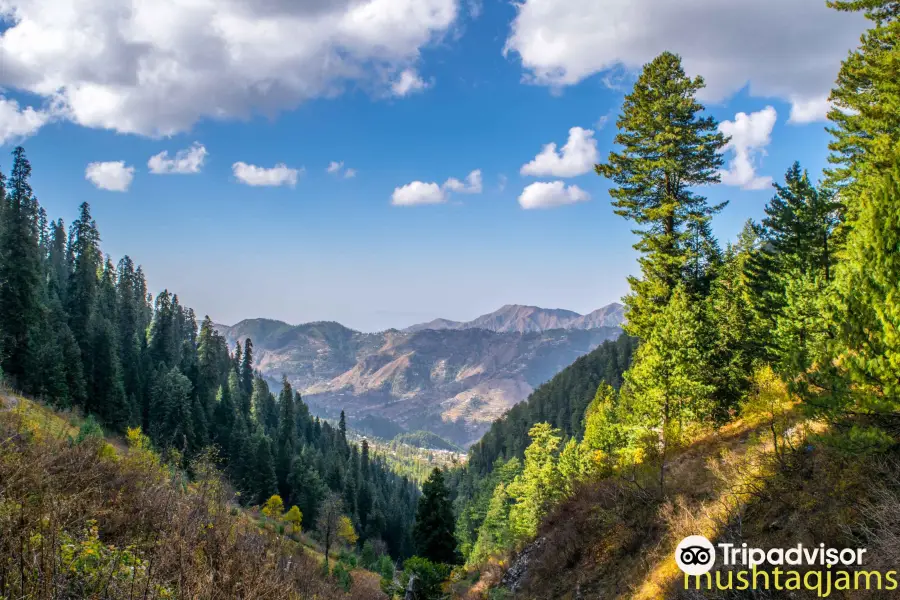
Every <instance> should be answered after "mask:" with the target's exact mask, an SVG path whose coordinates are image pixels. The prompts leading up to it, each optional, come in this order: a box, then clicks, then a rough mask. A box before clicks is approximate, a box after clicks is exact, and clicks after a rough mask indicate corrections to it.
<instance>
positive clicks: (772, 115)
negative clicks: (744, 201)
mask: <svg viewBox="0 0 900 600" xmlns="http://www.w3.org/2000/svg"><path fill="white" fill-rule="evenodd" d="M777 117H778V114H777V113H776V112H775V109H774V108H772V107H771V106H767V107H765V108H764V109H762V110H760V111H757V112H754V113H750V114H749V115H748V114H747V113H743V112H739V113H738V114H736V115H735V116H734V121H722V122H721V123H719V131H721V132H722V133H724V134H725V135H728V136H731V140H730V141H729V142H728V144H727V145H726V146H725V148H724V150H725V151H731V152H732V158H731V163H730V164H729V165H728V170H727V171H722V172H721V173H720V174H721V176H722V183H724V184H725V185H735V186H740V187H741V188H743V189H745V190H760V189H764V188H767V187H769V186H770V185H772V178H771V177H763V176H760V175H757V174H756V159H757V157H758V156H759V155H765V153H766V150H765V148H766V146H768V145H769V143H770V142H771V141H772V137H771V136H772V128H774V127H775V120H776V119H777Z"/></svg>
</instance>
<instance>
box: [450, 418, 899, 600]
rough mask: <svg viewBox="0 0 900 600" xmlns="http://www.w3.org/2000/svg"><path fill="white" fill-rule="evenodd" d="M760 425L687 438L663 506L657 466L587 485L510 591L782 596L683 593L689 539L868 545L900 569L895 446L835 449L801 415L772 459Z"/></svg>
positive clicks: (557, 516)
mask: <svg viewBox="0 0 900 600" xmlns="http://www.w3.org/2000/svg"><path fill="white" fill-rule="evenodd" d="M767 429H768V425H767V424H766V423H762V422H758V421H757V422H748V421H744V420H739V421H736V422H734V423H731V424H730V425H728V426H727V427H724V428H722V429H721V430H719V431H717V432H713V433H710V434H709V435H708V436H706V437H705V438H703V439H701V440H699V441H697V442H695V443H694V444H692V445H691V446H690V447H689V448H687V449H686V450H685V451H684V452H683V453H682V454H681V455H680V456H679V457H678V458H677V459H676V460H674V461H673V462H672V463H671V465H670V468H669V469H668V473H667V481H668V482H669V483H668V499H667V500H666V501H665V502H662V501H660V500H659V499H658V497H657V495H656V494H655V493H650V491H649V490H651V489H653V488H652V486H653V477H654V474H653V473H646V474H644V475H643V477H640V476H639V477H638V479H637V481H638V482H639V483H640V484H641V485H640V486H639V485H636V484H635V483H631V482H627V481H624V480H622V479H607V480H603V481H597V482H592V483H589V484H586V485H584V486H583V487H582V488H581V489H580V490H579V491H578V492H577V493H576V494H575V495H574V496H573V497H572V498H570V499H569V500H567V501H566V502H564V503H563V504H561V505H560V506H558V507H557V508H556V509H555V510H554V511H553V513H552V514H551V515H549V517H548V518H547V519H545V521H544V522H543V524H542V527H541V531H540V532H539V538H544V541H543V543H542V545H540V547H539V548H537V549H536V550H535V551H534V553H533V555H532V558H531V562H530V563H529V567H528V570H527V575H526V577H525V578H524V579H523V581H522V585H521V587H520V588H519V589H518V590H517V593H516V594H515V595H514V597H515V598H529V599H544V598H546V599H550V598H553V599H575V598H604V599H611V598H617V599H642V600H653V599H659V598H679V599H691V600H694V599H699V598H723V599H724V598H729V599H732V598H748V599H749V598H753V597H755V598H768V597H772V598H777V597H787V596H784V595H781V596H779V595H777V593H775V594H776V595H772V596H766V595H763V594H760V593H758V595H756V596H750V595H744V596H742V595H739V594H738V593H737V592H732V593H731V595H725V593H721V595H718V596H716V595H714V594H710V593H709V592H704V593H703V594H702V595H701V594H697V593H696V592H685V591H684V589H683V579H682V576H681V572H680V571H679V570H678V568H677V566H676V565H675V561H674V558H673V555H674V549H675V546H676V545H677V544H678V542H679V541H680V540H681V539H683V538H684V537H686V536H687V535H692V534H701V535H705V536H707V537H708V538H710V539H711V540H713V541H714V543H715V542H716V541H731V542H736V543H737V544H738V545H740V543H742V542H747V543H748V544H749V545H750V546H756V547H761V548H769V547H786V546H795V545H796V544H797V543H798V542H802V543H804V544H808V545H812V544H818V543H820V542H824V543H825V544H826V546H833V547H839V548H841V547H859V548H863V547H867V548H869V553H868V555H867V562H866V565H867V568H878V566H881V568H885V569H887V568H895V569H896V568H897V565H898V564H900V544H898V542H900V453H896V452H895V453H894V454H889V455H881V456H878V457H864V456H856V457H850V456H846V455H842V454H839V453H838V452H837V451H835V450H833V449H830V448H829V447H827V446H824V445H820V444H817V443H815V442H814V441H813V440H814V437H813V436H814V435H815V433H816V432H821V431H822V430H823V429H824V427H823V426H822V425H821V424H818V423H810V422H803V423H799V425H798V426H797V427H796V428H795V430H794V436H793V445H794V448H795V450H791V451H788V452H787V453H785V454H784V456H783V458H782V460H778V459H777V458H776V456H775V454H774V453H773V452H772V445H771V442H770V440H771V438H770V437H769V434H768V433H767ZM504 564H505V565H508V564H509V562H505V563H504ZM503 571H504V567H503V566H497V565H494V566H492V567H487V568H485V569H484V570H483V572H482V581H481V582H479V583H478V584H476V585H475V586H474V587H472V588H470V589H468V590H465V591H461V592H460V593H459V596H461V597H466V598H479V597H484V596H485V593H486V590H487V589H488V588H490V587H491V586H495V585H496V584H497V581H498V579H499V577H500V576H501V575H502V573H503ZM896 593H897V592H882V594H883V595H881V596H879V595H878V594H877V593H874V592H873V593H871V594H870V595H863V594H859V593H854V595H853V596H852V598H864V597H866V598H895V597H897V596H896V595H894V596H891V595H890V594H896ZM782 594H784V592H782ZM791 597H794V598H803V597H807V596H800V595H794V596H791ZM809 597H814V596H809ZM831 597H833V598H842V597H846V598H850V597H851V596H840V595H839V594H837V593H834V594H833V595H832V596H831Z"/></svg>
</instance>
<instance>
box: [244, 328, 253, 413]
mask: <svg viewBox="0 0 900 600" xmlns="http://www.w3.org/2000/svg"><path fill="white" fill-rule="evenodd" d="M241 390H242V392H243V396H244V400H245V404H244V407H243V409H244V416H245V417H249V416H250V400H251V397H252V396H253V342H251V341H250V338H247V340H246V341H245V342H244V358H243V360H242V361H241Z"/></svg>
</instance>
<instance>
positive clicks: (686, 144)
mask: <svg viewBox="0 0 900 600" xmlns="http://www.w3.org/2000/svg"><path fill="white" fill-rule="evenodd" d="M703 87H704V83H703V79H702V78H701V77H696V78H694V79H690V78H688V77H687V76H686V75H685V73H684V70H683V68H682V66H681V59H680V58H679V57H678V56H677V55H675V54H672V53H669V52H665V53H663V54H661V55H659V56H658V57H656V58H655V59H654V60H652V61H651V62H649V63H648V64H646V65H645V66H644V69H643V71H642V73H641V75H640V77H639V78H638V81H637V83H636V84H635V86H634V90H633V91H632V92H631V94H629V95H628V96H626V97H625V102H624V104H623V108H622V116H621V117H619V119H618V121H617V123H616V124H617V126H618V128H619V133H618V134H617V135H616V138H615V142H616V143H617V144H619V145H620V146H621V147H622V151H621V152H618V153H617V152H611V153H610V155H609V159H608V161H607V162H606V163H605V164H599V165H597V166H596V171H597V173H598V174H599V175H602V176H604V177H607V178H608V179H610V180H612V182H613V183H614V184H615V186H616V187H613V188H611V189H610V192H609V193H610V196H612V198H613V206H614V207H615V209H616V211H615V212H616V214H618V215H619V216H623V217H625V218H627V219H628V220H630V221H634V223H635V224H636V225H637V226H638V228H637V229H636V230H635V233H637V234H638V235H639V236H640V239H639V241H638V243H637V244H635V248H636V249H637V250H638V251H640V252H641V257H640V259H639V262H640V265H641V271H642V278H637V277H630V278H629V283H630V285H631V290H632V293H631V295H629V296H628V297H627V298H626V304H627V307H628V325H627V326H626V329H627V331H628V332H629V333H631V334H632V335H636V336H637V337H640V338H644V337H646V336H647V335H648V333H649V330H650V329H651V328H652V321H653V316H654V315H655V314H656V313H657V312H658V307H660V306H665V305H666V303H667V302H668V300H669V297H670V295H671V293H672V291H673V290H674V289H675V287H676V286H677V285H678V283H680V282H683V281H684V282H685V283H686V284H687V285H688V287H689V288H691V287H693V286H694V284H695V283H698V282H696V281H693V279H695V278H697V277H701V276H702V274H701V273H696V272H694V270H692V269H691V268H690V267H691V265H699V264H703V263H705V262H708V260H709V258H708V257H702V256H700V255H699V254H700V253H702V252H706V250H705V249H706V248H708V247H709V246H710V245H711V244H710V243H708V241H704V240H703V239H702V238H704V237H705V236H708V235H709V234H708V227H707V222H708V221H709V219H710V218H711V217H712V215H713V214H715V213H716V212H718V211H719V210H721V208H722V207H723V206H724V205H723V204H720V205H716V206H710V205H709V204H707V202H706V198H704V197H703V196H700V195H698V194H697V193H696V192H695V191H694V190H695V189H696V188H697V187H698V186H703V185H709V184H712V183H718V181H719V168H720V167H721V166H722V164H723V159H722V156H721V155H720V153H719V151H720V150H721V149H722V148H723V147H724V145H725V143H726V142H727V139H726V138H725V136H724V135H723V134H721V133H720V132H719V131H718V130H717V124H716V121H715V119H713V118H712V117H701V116H700V113H701V112H702V111H703V106H702V105H701V104H700V103H699V102H697V100H696V99H695V95H696V94H697V92H699V91H700V90H701V89H702V88H703ZM692 238H695V239H693V240H692ZM695 268H696V267H695ZM686 274H691V276H690V277H687V276H686ZM686 279H687V281H686Z"/></svg>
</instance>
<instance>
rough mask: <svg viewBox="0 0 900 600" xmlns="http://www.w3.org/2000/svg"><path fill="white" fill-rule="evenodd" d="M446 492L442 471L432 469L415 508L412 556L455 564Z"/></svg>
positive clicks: (450, 510) (453, 539)
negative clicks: (413, 554) (414, 545)
mask: <svg viewBox="0 0 900 600" xmlns="http://www.w3.org/2000/svg"><path fill="white" fill-rule="evenodd" d="M454 530H455V522H454V519H453V507H452V505H451V503H450V492H449V490H448V489H447V485H446V483H445V482H444V472H443V471H442V470H441V469H439V468H437V467H435V468H434V470H433V471H432V472H431V475H430V476H429V477H428V479H427V480H426V481H425V483H424V484H422V497H421V498H419V504H418V507H417V508H416V523H415V526H414V527H413V539H414V540H415V543H416V554H417V555H418V556H421V557H422V558H427V559H428V560H430V561H432V562H436V563H446V564H457V563H458V562H459V558H460V557H459V553H458V552H457V549H456V535H455V533H454Z"/></svg>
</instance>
